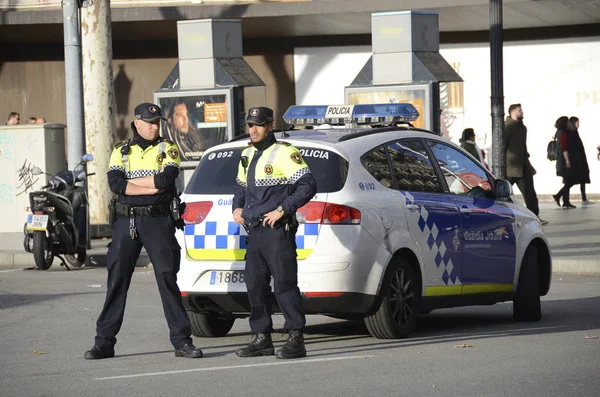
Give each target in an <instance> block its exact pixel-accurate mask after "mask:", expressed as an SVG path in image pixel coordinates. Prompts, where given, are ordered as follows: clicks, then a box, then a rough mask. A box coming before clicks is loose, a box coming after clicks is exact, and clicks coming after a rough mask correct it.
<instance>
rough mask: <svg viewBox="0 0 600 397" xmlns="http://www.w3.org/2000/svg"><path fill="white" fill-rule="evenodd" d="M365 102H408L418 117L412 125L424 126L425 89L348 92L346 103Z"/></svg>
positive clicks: (357, 103)
mask: <svg viewBox="0 0 600 397" xmlns="http://www.w3.org/2000/svg"><path fill="white" fill-rule="evenodd" d="M367 103H410V104H412V105H413V106H414V107H415V108H416V109H417V111H418V112H419V118H418V119H417V120H415V121H414V122H413V123H412V125H413V126H415V127H416V128H425V118H426V114H425V107H424V105H425V90H424V89H419V90H414V89H412V90H389V91H378V92H364V91H363V92H350V93H349V94H348V104H350V105H359V104H367Z"/></svg>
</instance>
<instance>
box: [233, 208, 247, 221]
mask: <svg viewBox="0 0 600 397" xmlns="http://www.w3.org/2000/svg"><path fill="white" fill-rule="evenodd" d="M233 221H234V222H235V223H237V224H238V225H243V224H244V223H245V221H244V218H242V209H241V208H236V209H234V210H233Z"/></svg>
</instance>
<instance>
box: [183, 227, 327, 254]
mask: <svg viewBox="0 0 600 397" xmlns="http://www.w3.org/2000/svg"><path fill="white" fill-rule="evenodd" d="M318 235H319V225H318V224H300V225H299V226H298V232H297V233H296V246H297V253H298V259H306V258H307V257H308V256H309V255H310V254H311V253H312V251H313V249H314V248H315V245H316V243H317V237H318ZM246 236H247V233H246V230H245V229H244V228H243V227H242V226H240V225H238V224H236V223H235V222H215V221H207V222H202V223H200V224H198V225H186V226H185V229H184V239H185V246H186V250H187V254H188V256H189V257H190V258H192V259H198V260H243V259H244V256H245V254H246V248H247V246H246Z"/></svg>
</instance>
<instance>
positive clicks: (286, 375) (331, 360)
mask: <svg viewBox="0 0 600 397" xmlns="http://www.w3.org/2000/svg"><path fill="white" fill-rule="evenodd" d="M561 277H562V278H561ZM105 291H106V269H104V268H96V269H87V270H75V271H71V272H67V271H65V270H64V269H61V268H59V267H53V268H51V269H50V270H49V271H46V272H38V271H25V270H21V269H6V268H4V269H2V270H0V335H1V337H0V396H3V397H8V396H27V397H34V396H86V397H91V396H119V395H126V396H131V397H136V396H184V395H198V396H260V397H269V396H277V397H280V396H284V395H285V396H311V395H314V396H378V397H379V396H528V397H533V396H561V397H562V396H598V395H600V392H599V391H598V390H600V377H599V376H598V374H599V369H598V368H599V365H600V339H595V338H593V337H597V336H600V315H599V313H600V277H597V276H593V277H592V276H588V277H578V276H556V277H555V278H554V280H553V284H552V288H551V292H550V294H549V295H548V296H547V297H545V298H544V300H543V303H542V305H543V306H542V308H543V311H544V317H543V319H542V321H541V322H539V323H529V324H516V323H514V322H513V321H512V304H509V303H507V304H498V305H495V306H484V307H472V308H459V309H449V310H440V311H434V312H432V313H431V314H429V315H424V316H422V317H420V318H419V323H418V326H417V328H416V330H415V331H414V333H413V334H412V336H411V337H410V338H408V339H405V340H378V339H374V338H372V337H371V336H369V335H368V333H367V331H366V328H365V327H364V326H363V325H362V323H352V322H346V321H339V320H333V319H329V318H327V317H321V316H310V317H309V325H308V326H307V329H306V336H307V350H308V357H307V358H305V359H300V360H291V361H281V360H277V359H275V358H272V357H261V358H253V359H252V358H251V359H241V358H238V357H236V356H235V354H234V353H233V352H234V351H235V350H236V349H237V348H239V347H241V346H244V345H245V344H246V343H247V342H248V341H249V334H248V326H247V322H246V320H238V321H237V322H236V324H235V326H234V329H233V330H232V332H231V334H230V335H229V336H227V337H225V338H214V339H200V338H195V342H196V344H197V345H199V346H201V347H202V348H203V350H204V353H205V358H202V359H197V360H190V359H183V358H176V357H174V354H173V350H172V348H171V346H170V344H169V341H168V329H167V325H166V321H165V319H164V317H163V313H162V308H161V306H160V299H159V296H158V291H157V288H156V285H155V281H154V275H153V273H152V271H151V269H144V268H139V269H137V270H136V273H135V275H134V279H133V283H132V286H131V289H130V292H129V300H128V308H127V312H126V315H125V321H124V324H123V328H122V330H121V333H120V334H119V342H118V344H117V346H116V352H117V357H116V358H114V359H109V360H101V361H87V360H84V359H83V353H84V352H85V350H87V349H88V348H90V347H91V346H92V344H93V337H94V331H95V319H96V317H97V316H98V314H99V312H100V309H101V306H102V304H103V299H104V294H105ZM275 322H276V326H278V327H281V326H282V324H283V322H282V318H281V317H280V316H275ZM275 340H276V345H277V346H280V345H282V343H283V340H284V337H283V336H282V335H281V334H276V335H275Z"/></svg>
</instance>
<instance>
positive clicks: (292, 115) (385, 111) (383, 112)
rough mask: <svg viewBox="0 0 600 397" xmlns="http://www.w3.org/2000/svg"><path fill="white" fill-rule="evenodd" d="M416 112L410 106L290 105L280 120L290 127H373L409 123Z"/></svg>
mask: <svg viewBox="0 0 600 397" xmlns="http://www.w3.org/2000/svg"><path fill="white" fill-rule="evenodd" d="M418 118H419V112H418V111H417V109H415V107H414V106H413V105H412V104H410V103H379V104H363V105H330V106H327V105H320V106H315V105H310V106H302V105H296V106H290V108H289V109H288V110H287V111H286V112H285V114H284V115H283V120H284V121H285V122H286V123H288V124H291V125H295V126H305V125H312V126H315V125H321V124H330V125H345V124H358V125H374V124H394V123H400V122H412V121H415V120H416V119H418Z"/></svg>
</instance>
